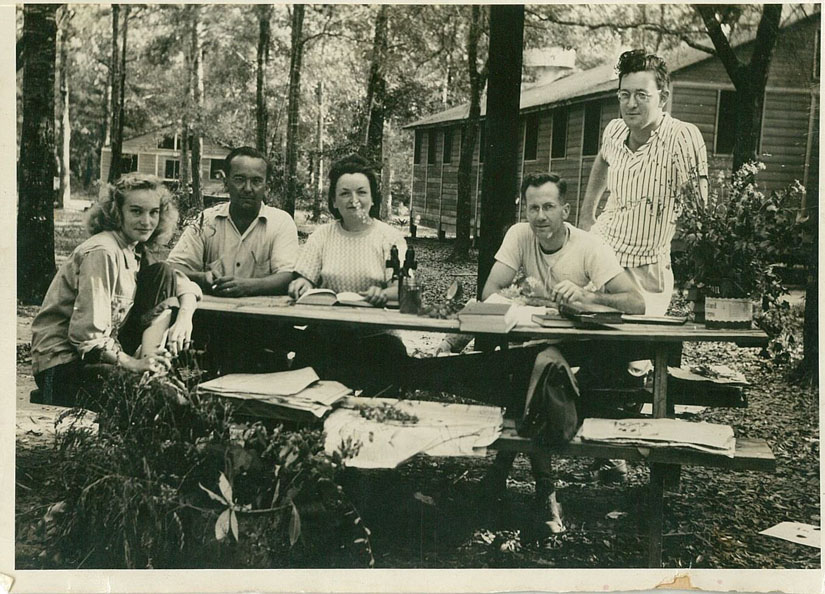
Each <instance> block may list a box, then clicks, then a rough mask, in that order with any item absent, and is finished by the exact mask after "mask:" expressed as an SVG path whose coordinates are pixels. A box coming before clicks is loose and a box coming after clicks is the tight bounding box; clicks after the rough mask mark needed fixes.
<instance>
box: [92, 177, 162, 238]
mask: <svg viewBox="0 0 825 594" xmlns="http://www.w3.org/2000/svg"><path fill="white" fill-rule="evenodd" d="M137 190H148V191H150V192H154V193H156V194H157V195H158V198H159V199H160V217H159V218H158V226H157V228H156V229H155V231H154V233H152V236H151V237H150V238H149V239H148V240H147V241H146V242H145V244H144V245H146V247H148V248H149V249H154V248H157V247H158V246H162V245H166V244H167V243H168V242H169V240H170V239H172V235H173V234H174V232H175V227H176V225H177V223H178V208H177V206H176V205H175V200H174V198H173V197H172V194H171V193H170V192H169V190H168V189H167V188H166V186H164V185H163V181H161V179H160V178H159V177H157V176H154V175H149V174H148V173H127V174H125V175H122V176H120V177H119V178H118V179H117V181H116V182H115V183H114V184H111V185H107V186H106V188H105V193H104V194H103V195H102V196H101V197H100V199H99V200H98V201H97V202H96V203H95V204H94V205H93V206H92V207H91V208H90V209H89V211H88V212H87V213H86V230H87V231H88V232H89V234H90V235H95V234H97V233H100V232H101V231H120V229H121V227H123V217H122V210H123V203H124V201H125V200H126V195H127V194H128V193H129V192H135V191H137Z"/></svg>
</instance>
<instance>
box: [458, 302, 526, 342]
mask: <svg viewBox="0 0 825 594" xmlns="http://www.w3.org/2000/svg"><path fill="white" fill-rule="evenodd" d="M515 325H516V316H515V312H514V310H513V309H512V304H511V303H484V302H479V301H473V302H470V303H468V304H467V305H465V306H464V308H463V309H462V310H461V311H459V312H458V327H459V330H461V331H462V332H485V333H491V334H504V333H506V332H509V331H510V329H512V328H513V326H515Z"/></svg>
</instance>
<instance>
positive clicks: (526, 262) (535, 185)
mask: <svg viewBox="0 0 825 594" xmlns="http://www.w3.org/2000/svg"><path fill="white" fill-rule="evenodd" d="M566 190H567V184H566V183H565V181H564V180H563V179H561V178H560V177H559V176H557V175H555V174H552V173H546V174H538V175H528V176H526V177H525V178H524V181H523V182H522V185H521V196H522V200H524V202H525V205H526V208H527V222H526V223H516V224H515V225H513V226H512V227H511V228H510V229H509V230H508V231H507V234H506V235H505V236H504V241H503V242H502V244H501V248H499V250H498V252H497V253H496V257H495V259H496V261H495V263H494V264H493V268H492V270H491V271H490V275H489V277H488V278H487V282H486V283H485V285H484V289H483V291H482V299H487V298H488V297H489V296H490V295H492V294H493V293H496V292H498V291H500V290H502V289H504V288H506V287H508V286H510V284H511V283H512V282H513V280H514V279H515V277H516V275H517V273H518V271H519V269H523V270H524V272H525V274H526V275H527V277H528V278H530V277H532V278H533V279H534V281H533V282H532V283H531V284H532V286H533V288H534V289H535V290H537V291H539V292H542V293H543V294H544V295H545V296H546V297H549V298H550V299H553V300H555V301H557V302H560V303H563V302H578V303H594V304H601V305H608V306H610V307H613V308H616V309H619V310H621V311H623V312H625V313H632V314H642V313H644V311H645V301H644V297H643V296H642V294H641V291H640V290H639V287H638V285H637V284H636V283H635V282H634V281H633V279H632V278H631V277H630V275H629V274H628V273H627V271H625V270H624V269H623V268H622V266H621V265H620V264H619V262H618V260H617V259H616V256H615V255H614V253H613V251H612V250H611V249H610V247H608V246H607V245H606V244H605V243H604V242H603V241H602V240H601V239H599V238H598V237H596V236H595V235H592V234H590V233H588V232H586V231H582V230H580V229H577V228H576V227H573V226H572V225H570V224H569V223H567V222H566V219H567V217H568V216H569V214H570V205H569V204H568V203H567V201H566V198H565V193H566ZM562 350H563V349H562ZM514 460H515V454H514V453H512V452H499V454H498V455H497V456H496V461H495V463H494V465H493V468H492V469H491V471H490V473H489V474H488V475H487V477H486V478H485V483H486V489H487V490H488V491H490V493H489V494H491V495H493V496H494V497H497V496H498V495H499V494H501V493H503V492H504V490H505V488H506V480H507V474H509V471H510V468H511V466H512V464H513V461H514ZM530 461H531V463H532V468H533V476H534V478H535V480H536V503H537V506H538V513H540V514H541V518H540V519H541V521H542V523H543V524H544V525H545V526H546V528H547V530H548V531H549V532H551V533H558V532H562V531H564V525H563V524H562V521H561V510H560V507H559V505H558V502H557V501H556V492H555V484H554V480H553V477H552V473H551V465H550V456H549V455H546V454H533V455H532V456H531V457H530Z"/></svg>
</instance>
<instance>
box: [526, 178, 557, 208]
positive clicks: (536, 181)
mask: <svg viewBox="0 0 825 594" xmlns="http://www.w3.org/2000/svg"><path fill="white" fill-rule="evenodd" d="M548 183H553V184H556V187H557V188H558V189H559V200H560V201H561V203H562V204H567V182H566V181H564V180H563V179H562V178H561V176H559V175H557V174H555V173H528V174H527V175H526V176H524V181H522V182H521V199H522V200H527V188H539V187H541V186H543V185H544V184H548Z"/></svg>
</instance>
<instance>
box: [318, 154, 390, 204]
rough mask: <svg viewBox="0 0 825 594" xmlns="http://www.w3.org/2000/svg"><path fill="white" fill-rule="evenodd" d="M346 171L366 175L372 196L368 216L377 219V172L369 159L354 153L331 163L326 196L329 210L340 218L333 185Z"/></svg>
mask: <svg viewBox="0 0 825 594" xmlns="http://www.w3.org/2000/svg"><path fill="white" fill-rule="evenodd" d="M347 173H361V174H363V175H365V176H366V177H367V180H368V181H369V183H370V194H371V197H372V206H370V216H371V217H372V218H374V219H378V218H379V213H380V211H381V188H380V187H379V185H378V174H377V173H376V172H375V169H374V168H373V166H372V164H371V163H370V162H369V161H367V160H366V159H365V158H364V157H362V156H361V155H357V154H354V153H353V154H351V155H348V156H346V157H344V158H343V159H339V160H338V161H336V162H335V163H333V164H332V167H331V168H330V170H329V194H328V196H327V206H329V211H330V212H331V213H332V215H333V216H334V217H335V218H336V219H340V218H341V213H340V212H338V209H337V208H335V186H336V185H337V184H338V179H339V178H340V177H341V176H342V175H345V174H347Z"/></svg>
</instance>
